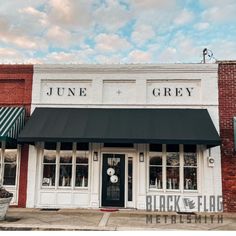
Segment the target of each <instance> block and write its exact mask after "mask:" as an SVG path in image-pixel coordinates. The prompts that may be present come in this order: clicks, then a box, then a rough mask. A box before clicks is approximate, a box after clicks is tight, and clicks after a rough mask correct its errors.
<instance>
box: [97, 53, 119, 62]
mask: <svg viewBox="0 0 236 236" xmlns="http://www.w3.org/2000/svg"><path fill="white" fill-rule="evenodd" d="M95 60H96V62H97V63H99V64H120V63H122V61H123V58H122V56H121V55H117V54H116V55H112V56H105V55H97V56H96V57H95Z"/></svg>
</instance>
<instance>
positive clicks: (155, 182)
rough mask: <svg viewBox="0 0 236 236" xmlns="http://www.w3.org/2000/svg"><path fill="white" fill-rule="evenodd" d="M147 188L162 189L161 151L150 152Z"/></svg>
mask: <svg viewBox="0 0 236 236" xmlns="http://www.w3.org/2000/svg"><path fill="white" fill-rule="evenodd" d="M149 166H150V167H149V168H150V169H149V188H156V189H162V153H161V152H150V162H149Z"/></svg>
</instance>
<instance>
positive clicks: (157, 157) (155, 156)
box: [150, 152, 162, 165]
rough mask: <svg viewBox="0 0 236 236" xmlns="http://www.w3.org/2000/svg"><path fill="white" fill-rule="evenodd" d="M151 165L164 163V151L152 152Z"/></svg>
mask: <svg viewBox="0 0 236 236" xmlns="http://www.w3.org/2000/svg"><path fill="white" fill-rule="evenodd" d="M150 157H151V159H150V165H162V153H161V152H156V153H150Z"/></svg>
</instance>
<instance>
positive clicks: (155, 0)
mask: <svg viewBox="0 0 236 236" xmlns="http://www.w3.org/2000/svg"><path fill="white" fill-rule="evenodd" d="M129 2H130V4H131V5H133V7H134V8H135V9H136V10H138V11H146V10H151V11H152V10H154V9H156V10H158V9H169V8H171V7H173V5H175V4H176V1H175V0H165V1H163V0H145V1H143V0H130V1H129Z"/></svg>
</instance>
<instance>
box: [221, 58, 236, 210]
mask: <svg viewBox="0 0 236 236" xmlns="http://www.w3.org/2000/svg"><path fill="white" fill-rule="evenodd" d="M218 64H219V112H220V113H219V114H220V136H221V140H222V145H221V158H222V159H221V160H222V188H223V200H224V211H227V212H235V211H236V61H220V62H218Z"/></svg>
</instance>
